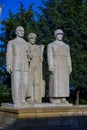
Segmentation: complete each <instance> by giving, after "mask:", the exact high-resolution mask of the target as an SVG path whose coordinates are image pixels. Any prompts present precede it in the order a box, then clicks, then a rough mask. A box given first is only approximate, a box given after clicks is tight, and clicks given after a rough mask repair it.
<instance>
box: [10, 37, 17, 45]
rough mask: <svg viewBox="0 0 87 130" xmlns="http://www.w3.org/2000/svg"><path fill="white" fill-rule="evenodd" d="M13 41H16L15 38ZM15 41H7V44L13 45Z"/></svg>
mask: <svg viewBox="0 0 87 130" xmlns="http://www.w3.org/2000/svg"><path fill="white" fill-rule="evenodd" d="M15 39H16V38H15ZM15 39H12V40H9V41H8V44H12V43H14V41H15Z"/></svg>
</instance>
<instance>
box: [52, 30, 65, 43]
mask: <svg viewBox="0 0 87 130" xmlns="http://www.w3.org/2000/svg"><path fill="white" fill-rule="evenodd" d="M63 35H64V32H63V31H62V30H61V29H57V30H55V31H54V36H55V37H56V39H57V40H58V41H62V38H63Z"/></svg>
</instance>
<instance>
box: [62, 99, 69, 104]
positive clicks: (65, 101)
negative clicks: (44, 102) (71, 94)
mask: <svg viewBox="0 0 87 130" xmlns="http://www.w3.org/2000/svg"><path fill="white" fill-rule="evenodd" d="M61 103H64V104H69V102H68V101H67V100H66V99H65V98H62V99H61Z"/></svg>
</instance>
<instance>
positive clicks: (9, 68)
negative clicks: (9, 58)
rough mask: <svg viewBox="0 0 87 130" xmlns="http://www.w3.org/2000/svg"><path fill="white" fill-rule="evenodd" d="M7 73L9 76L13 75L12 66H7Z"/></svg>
mask: <svg viewBox="0 0 87 130" xmlns="http://www.w3.org/2000/svg"><path fill="white" fill-rule="evenodd" d="M6 70H7V72H8V73H9V74H11V73H12V67H11V66H7V69H6Z"/></svg>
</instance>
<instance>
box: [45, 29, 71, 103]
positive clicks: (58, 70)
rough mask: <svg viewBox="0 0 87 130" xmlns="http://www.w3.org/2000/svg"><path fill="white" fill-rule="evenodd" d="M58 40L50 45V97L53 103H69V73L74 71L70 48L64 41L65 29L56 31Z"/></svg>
mask: <svg viewBox="0 0 87 130" xmlns="http://www.w3.org/2000/svg"><path fill="white" fill-rule="evenodd" d="M54 35H55V38H56V40H55V41H53V42H52V43H50V44H49V45H48V50H47V55H48V67H49V71H50V78H49V97H50V101H51V103H65V104H68V101H67V100H66V97H69V74H70V73H71V71H72V66H71V57H70V48H69V46H68V45H66V44H65V43H64V42H63V41H62V38H63V35H64V33H63V31H62V30H61V29H57V30H56V31H55V32H54Z"/></svg>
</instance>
